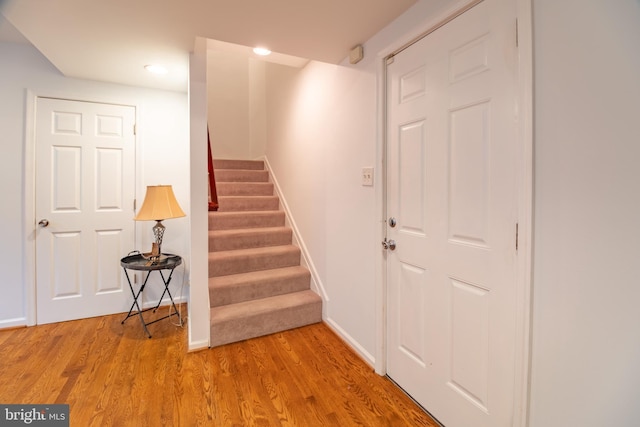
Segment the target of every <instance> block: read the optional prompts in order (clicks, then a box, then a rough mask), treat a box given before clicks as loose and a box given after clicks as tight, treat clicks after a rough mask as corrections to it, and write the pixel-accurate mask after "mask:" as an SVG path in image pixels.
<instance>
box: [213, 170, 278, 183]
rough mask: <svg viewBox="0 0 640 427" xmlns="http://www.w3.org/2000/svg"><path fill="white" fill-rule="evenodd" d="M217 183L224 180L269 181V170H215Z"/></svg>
mask: <svg viewBox="0 0 640 427" xmlns="http://www.w3.org/2000/svg"><path fill="white" fill-rule="evenodd" d="M215 177H216V184H220V183H223V182H268V181H269V171H264V170H259V171H257V170H256V171H253V170H234V169H220V170H216V171H215Z"/></svg>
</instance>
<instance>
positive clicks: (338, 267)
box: [266, 0, 448, 364]
mask: <svg viewBox="0 0 640 427" xmlns="http://www.w3.org/2000/svg"><path fill="white" fill-rule="evenodd" d="M447 5H448V2H447V1H444V0H441V1H422V2H419V3H418V4H417V5H416V6H415V7H414V8H412V9H411V10H410V11H409V12H408V13H406V14H404V15H403V16H402V17H400V18H399V19H398V20H396V21H395V22H394V23H393V24H391V25H390V26H389V27H387V28H386V29H384V30H383V31H381V32H380V33H378V34H377V35H376V36H375V37H373V38H372V39H371V40H369V41H368V42H367V43H366V45H365V59H364V60H363V61H362V62H361V63H359V64H358V65H357V66H351V65H348V64H343V65H330V64H325V63H320V62H310V63H309V64H308V65H307V66H306V67H305V68H304V69H302V70H301V71H299V72H297V71H295V70H284V69H283V68H282V67H279V66H276V65H268V66H267V117H268V126H267V151H266V154H267V158H268V160H269V163H270V165H271V167H272V169H273V171H274V173H275V176H276V178H277V180H278V182H279V183H280V185H281V187H282V191H283V193H284V197H285V198H286V201H287V203H288V205H289V208H290V210H291V212H292V215H293V218H294V220H295V222H296V224H297V226H298V228H299V231H300V234H301V237H302V240H303V241H304V243H305V245H306V246H307V249H308V250H309V253H310V256H311V258H312V261H313V263H314V265H315V267H316V270H317V271H318V275H319V276H320V277H319V280H320V282H321V284H322V286H323V287H324V289H325V290H326V292H327V295H328V298H329V300H328V301H326V302H325V303H326V307H325V311H326V319H325V320H326V321H327V322H328V323H329V324H330V325H331V326H332V327H333V328H334V329H335V330H336V331H337V332H338V333H340V334H341V335H342V336H343V337H344V338H345V339H346V340H347V341H349V342H350V343H351V345H353V346H354V348H355V349H356V350H357V351H358V352H359V353H360V354H361V356H362V357H364V358H365V359H366V360H368V361H369V362H370V363H371V364H374V363H375V361H376V349H377V348H378V344H379V343H378V342H377V336H376V328H375V324H376V309H378V306H377V305H376V304H377V303H378V301H377V295H376V287H375V284H376V280H379V279H378V278H376V274H377V271H378V270H377V269H376V267H375V265H374V263H375V260H376V256H377V253H378V252H377V251H379V250H380V236H379V233H378V232H379V230H380V229H381V221H382V211H381V208H380V205H379V203H377V200H379V194H380V188H381V187H380V185H381V182H380V180H381V175H380V172H381V164H376V161H377V160H376V159H378V158H379V156H378V152H379V149H380V147H379V145H378V142H379V135H378V133H377V130H378V99H377V93H378V81H377V76H378V74H377V73H378V69H379V66H380V63H381V61H382V58H381V57H379V56H378V54H386V53H390V50H389V49H390V47H391V46H392V47H399V46H400V45H402V44H404V43H405V42H406V41H408V40H410V39H411V38H413V37H414V35H416V34H418V33H419V32H421V31H422V30H424V29H425V28H427V25H428V23H429V19H430V17H432V16H433V15H434V13H436V11H438V10H442V8H443V7H444V6H447ZM371 166H373V167H375V168H376V171H375V172H376V173H375V183H374V187H364V186H362V184H361V172H362V168H363V167H371Z"/></svg>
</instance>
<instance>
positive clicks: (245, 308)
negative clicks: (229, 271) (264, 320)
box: [211, 290, 322, 326]
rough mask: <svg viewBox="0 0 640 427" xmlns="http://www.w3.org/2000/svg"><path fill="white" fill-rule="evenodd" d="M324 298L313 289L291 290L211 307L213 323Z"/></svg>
mask: <svg viewBox="0 0 640 427" xmlns="http://www.w3.org/2000/svg"><path fill="white" fill-rule="evenodd" d="M321 301H322V299H321V298H320V296H319V295H318V294H316V293H315V292H313V291H312V290H305V291H298V292H291V293H288V294H282V295H276V296H272V297H267V298H261V299H256V300H251V301H243V302H238V303H235V304H229V305H223V306H218V307H212V308H211V325H212V326H214V325H215V324H216V323H220V322H227V321H230V320H236V319H243V318H246V317H255V316H259V315H261V314H264V313H269V312H274V311H279V310H284V309H287V308H290V307H296V306H302V305H307V304H315V303H318V302H321Z"/></svg>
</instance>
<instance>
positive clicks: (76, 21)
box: [0, 0, 416, 91]
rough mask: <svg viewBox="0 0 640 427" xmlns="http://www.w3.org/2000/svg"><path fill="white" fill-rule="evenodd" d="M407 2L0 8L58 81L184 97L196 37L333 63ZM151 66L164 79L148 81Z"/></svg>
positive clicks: (29, 3)
mask: <svg viewBox="0 0 640 427" xmlns="http://www.w3.org/2000/svg"><path fill="white" fill-rule="evenodd" d="M415 2H416V0H268V1H267V0H233V1H228V0H226V1H225V0H162V1H160V0H109V1H97V0H47V1H42V0H0V12H2V14H3V15H4V16H5V17H6V19H7V21H9V23H10V24H11V26H13V27H15V29H17V30H18V32H19V33H20V34H22V35H23V36H24V37H25V38H26V39H27V40H28V41H29V42H30V43H32V44H33V45H34V46H35V47H36V48H37V49H38V50H39V51H40V52H42V54H43V55H44V56H46V57H47V58H48V59H49V61H51V63H52V64H53V65H55V66H56V67H57V68H58V69H59V70H60V71H61V72H62V73H63V74H64V75H66V76H69V77H77V78H84V79H93V80H100V81H110V82H116V83H122V84H129V85H135V86H148V87H156V88H161V89H168V90H176V91H186V88H187V75H188V55H189V52H190V51H191V50H192V49H193V45H194V40H195V38H196V37H198V36H199V37H204V38H208V39H213V40H217V41H221V42H226V43H231V44H237V45H242V46H258V45H260V46H265V47H268V48H269V49H271V50H272V51H274V52H277V53H280V54H284V55H289V56H293V57H300V58H308V59H312V60H317V61H324V62H330V63H339V62H340V61H342V60H343V59H344V58H346V57H347V56H348V54H349V51H350V50H351V48H352V47H354V46H355V45H357V44H360V43H363V42H365V41H366V40H367V39H369V38H370V37H372V36H373V35H374V34H375V33H377V32H378V31H379V30H380V29H382V28H383V27H384V26H386V25H387V24H388V23H390V22H391V21H392V20H393V19H395V18H396V17H398V16H399V15H400V14H402V13H403V12H404V11H405V10H407V9H408V8H409V7H410V6H412V5H413V4H414V3H415ZM5 24H6V23H5ZM5 27H7V25H5ZM3 34H9V35H5V37H11V36H12V35H11V29H9V31H3V30H2V22H1V20H0V40H1V39H2V37H3ZM13 36H15V34H13ZM150 63H158V64H162V65H164V66H165V67H166V68H168V69H169V71H170V72H169V74H168V75H165V76H162V77H155V76H151V77H150V76H149V74H148V73H146V72H145V71H144V69H143V67H144V65H146V64H150Z"/></svg>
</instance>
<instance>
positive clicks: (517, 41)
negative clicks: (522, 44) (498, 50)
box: [516, 19, 519, 47]
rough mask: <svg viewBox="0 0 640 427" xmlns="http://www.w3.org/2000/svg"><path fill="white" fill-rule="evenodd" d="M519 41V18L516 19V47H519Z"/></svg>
mask: <svg viewBox="0 0 640 427" xmlns="http://www.w3.org/2000/svg"><path fill="white" fill-rule="evenodd" d="M518 43H519V40H518V20H517V19H516V47H518Z"/></svg>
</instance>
